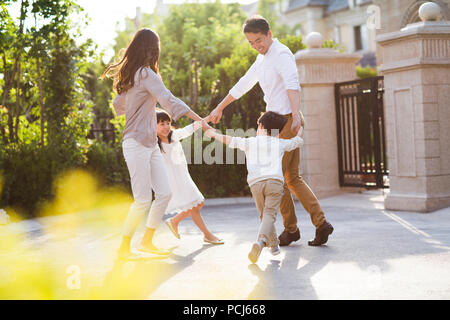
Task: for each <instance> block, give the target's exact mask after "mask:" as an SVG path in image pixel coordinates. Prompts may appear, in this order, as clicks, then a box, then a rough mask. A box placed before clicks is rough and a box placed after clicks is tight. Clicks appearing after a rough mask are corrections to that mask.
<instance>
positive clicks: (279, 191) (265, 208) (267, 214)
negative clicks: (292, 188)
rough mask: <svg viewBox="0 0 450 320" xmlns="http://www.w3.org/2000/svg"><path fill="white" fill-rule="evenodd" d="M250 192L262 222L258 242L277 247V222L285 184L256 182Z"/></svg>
mask: <svg viewBox="0 0 450 320" xmlns="http://www.w3.org/2000/svg"><path fill="white" fill-rule="evenodd" d="M250 190H251V192H252V195H253V199H254V200H255V203H256V208H257V209H258V211H259V218H260V220H261V224H260V226H259V231H258V237H257V241H260V240H262V241H264V242H265V243H266V245H267V246H268V247H275V246H277V245H278V244H279V243H280V241H279V240H278V237H277V232H276V230H275V221H276V219H277V213H278V210H279V208H280V202H281V198H282V197H283V190H284V189H283V182H281V181H280V180H277V179H267V180H263V181H259V182H256V183H255V184H253V185H252V186H251V187H250Z"/></svg>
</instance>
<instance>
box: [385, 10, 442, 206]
mask: <svg viewBox="0 0 450 320" xmlns="http://www.w3.org/2000/svg"><path fill="white" fill-rule="evenodd" d="M436 6H437V5H436V4H434V3H425V4H423V5H422V6H421V9H420V11H419V14H420V16H421V18H422V20H423V22H419V23H414V24H410V25H408V26H406V27H405V28H403V29H401V30H400V31H398V32H392V33H388V34H383V35H380V36H378V37H377V42H378V43H379V44H380V46H381V49H382V50H381V52H382V55H383V65H382V66H381V68H380V69H381V71H382V72H383V74H384V86H385V125H386V139H387V141H386V142H387V147H388V152H387V153H388V166H389V182H390V193H389V194H388V196H387V197H386V199H385V207H386V209H389V210H404V211H416V212H430V211H434V210H437V209H440V208H444V207H447V206H449V205H450V23H449V22H447V21H435V20H436V19H437V15H438V14H439V8H438V7H437V8H436Z"/></svg>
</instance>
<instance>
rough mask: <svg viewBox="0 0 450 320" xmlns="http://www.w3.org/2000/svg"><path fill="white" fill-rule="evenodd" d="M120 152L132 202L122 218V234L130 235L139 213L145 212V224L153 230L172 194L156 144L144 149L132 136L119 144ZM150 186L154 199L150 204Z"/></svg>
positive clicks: (137, 223) (141, 215)
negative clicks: (127, 174) (123, 160)
mask: <svg viewBox="0 0 450 320" xmlns="http://www.w3.org/2000/svg"><path fill="white" fill-rule="evenodd" d="M122 148H123V155H124V157H125V161H126V162H127V166H128V171H129V172H130V178H131V189H132V192H133V198H134V202H133V204H132V205H131V207H130V210H129V212H128V216H127V218H126V219H125V224H124V227H123V235H124V236H127V237H130V238H131V237H132V236H133V234H134V233H135V231H136V228H137V227H138V225H139V223H140V221H141V220H142V218H143V216H144V215H145V214H146V213H147V212H149V210H150V213H149V215H148V218H147V223H146V226H147V227H148V228H152V229H156V228H157V227H158V226H159V225H160V223H161V220H162V218H163V215H164V213H165V211H166V208H167V205H168V204H169V201H170V198H171V196H172V193H171V191H170V186H169V183H168V179H167V174H166V168H165V165H164V158H163V156H162V154H161V151H160V150H159V147H158V146H157V145H156V146H155V147H153V148H148V147H145V146H143V145H142V144H140V143H139V142H137V141H136V140H134V139H131V138H128V139H126V140H124V141H123V143H122ZM152 189H153V191H154V192H155V201H153V203H152Z"/></svg>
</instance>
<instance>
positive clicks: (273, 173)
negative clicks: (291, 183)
mask: <svg viewBox="0 0 450 320" xmlns="http://www.w3.org/2000/svg"><path fill="white" fill-rule="evenodd" d="M287 122H288V120H287V119H286V118H285V117H283V116H282V115H280V114H278V113H276V112H273V111H268V112H266V113H264V114H263V115H262V116H261V117H260V118H259V119H258V131H257V133H256V137H251V138H239V137H231V136H227V135H222V134H219V133H217V132H215V130H214V129H213V128H211V127H210V126H209V125H208V124H204V126H205V128H204V129H205V133H206V135H207V136H209V137H211V138H215V139H216V140H219V141H220V142H222V143H225V144H227V145H228V146H229V147H230V148H238V149H241V150H242V151H244V152H245V156H246V158H247V170H248V176H247V182H248V184H249V186H250V190H251V192H252V195H253V199H254V200H255V203H256V207H257V209H258V211H259V213H260V219H261V224H260V227H259V231H258V237H257V240H256V242H255V243H254V244H253V246H252V249H251V251H250V253H249V254H248V258H249V259H250V261H251V262H252V263H255V262H256V261H257V260H258V258H259V255H260V253H261V250H262V248H263V247H269V248H270V251H271V253H272V254H273V255H277V254H279V253H280V247H279V240H278V238H277V233H276V231H275V221H276V215H277V212H278V209H279V207H280V202H281V199H282V197H283V188H284V187H283V186H284V178H283V171H282V158H283V154H284V152H286V151H291V150H295V149H297V148H298V147H299V146H300V144H302V143H303V139H302V138H301V136H302V135H303V130H300V131H299V133H298V135H297V136H295V137H294V138H292V139H280V138H279V133H280V132H281V130H282V129H283V128H284V126H285V125H286V123H287Z"/></svg>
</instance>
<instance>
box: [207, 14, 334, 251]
mask: <svg viewBox="0 0 450 320" xmlns="http://www.w3.org/2000/svg"><path fill="white" fill-rule="evenodd" d="M243 31H244V35H245V37H246V38H247V40H248V42H249V43H250V45H251V46H252V48H253V49H255V50H256V51H258V53H259V54H258V56H257V58H256V61H255V62H254V63H253V64H252V66H251V67H250V69H248V71H247V72H246V74H245V75H244V76H243V77H242V78H241V79H240V80H239V81H238V82H237V83H236V84H235V86H234V87H233V88H232V89H231V90H230V92H229V94H228V95H227V96H226V97H225V98H224V99H223V100H222V101H221V102H220V103H219V104H218V105H217V107H216V108H215V109H214V110H213V111H212V112H211V114H210V115H209V116H208V119H209V121H211V122H212V123H218V122H219V121H220V118H221V117H222V112H223V110H224V109H225V108H226V107H227V106H228V105H229V104H230V103H232V102H233V101H235V100H237V99H239V98H240V97H241V96H243V95H244V94H245V93H246V92H248V91H249V90H250V89H251V88H253V86H254V85H255V84H256V83H257V82H259V84H260V86H261V89H262V90H263V92H264V101H265V102H266V104H267V105H266V111H274V112H277V113H279V114H282V115H284V116H285V117H286V118H287V119H288V122H287V124H286V125H285V127H284V129H283V130H282V131H281V134H280V137H281V138H283V139H290V138H293V137H295V136H296V135H297V133H298V131H299V130H300V127H301V126H304V124H305V122H304V119H303V115H302V114H301V112H300V86H299V82H298V74H297V67H296V64H295V58H294V55H293V54H292V52H291V51H290V50H289V48H288V47H286V46H285V45H283V44H281V43H280V42H279V41H278V40H277V39H276V38H273V37H272V31H271V30H270V27H269V24H268V23H267V21H266V20H265V19H264V18H263V17H261V16H253V17H250V18H249V19H247V21H246V22H245V23H244V29H243ZM282 161H283V162H282V166H283V175H284V178H285V184H284V195H283V198H282V200H281V205H280V211H281V215H282V216H283V225H284V231H283V233H282V234H281V235H280V236H279V240H280V245H281V246H288V245H289V244H290V243H292V242H293V241H297V240H299V239H300V231H299V229H298V227H297V217H296V215H295V207H294V201H293V200H292V196H291V193H290V192H289V189H290V190H291V191H292V192H293V193H294V194H295V196H296V197H297V199H299V200H300V202H301V203H302V205H303V207H304V208H305V209H306V211H308V213H309V214H310V216H311V221H312V223H313V224H314V226H315V227H316V234H315V238H314V240H312V241H309V242H308V244H309V245H310V246H320V245H322V244H325V243H326V242H327V241H328V236H329V235H330V234H331V233H332V232H333V227H332V225H331V224H330V223H328V222H327V221H326V219H325V216H324V213H323V211H322V209H321V207H320V204H319V201H318V200H317V197H316V196H315V195H314V193H313V192H312V191H311V189H310V188H309V186H308V185H307V184H306V183H305V181H304V180H303V179H302V177H301V176H300V174H299V163H300V148H297V149H295V150H293V151H290V152H286V153H285V154H284V156H283V160H282Z"/></svg>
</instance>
